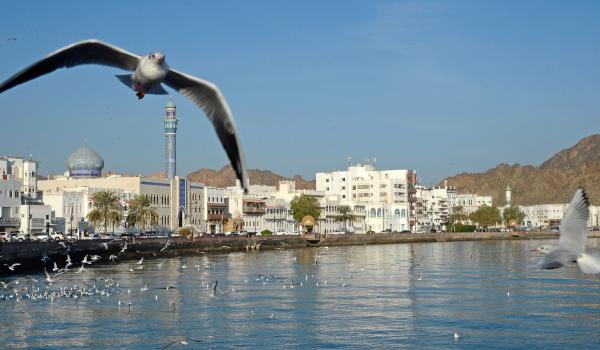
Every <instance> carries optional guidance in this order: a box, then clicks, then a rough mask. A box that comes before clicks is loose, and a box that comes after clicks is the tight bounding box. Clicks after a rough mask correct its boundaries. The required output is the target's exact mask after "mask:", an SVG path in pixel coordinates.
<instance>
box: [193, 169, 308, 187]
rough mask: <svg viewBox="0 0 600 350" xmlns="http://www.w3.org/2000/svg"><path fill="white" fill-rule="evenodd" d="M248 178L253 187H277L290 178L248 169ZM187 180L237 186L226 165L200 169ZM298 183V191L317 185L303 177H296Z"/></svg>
mask: <svg viewBox="0 0 600 350" xmlns="http://www.w3.org/2000/svg"><path fill="white" fill-rule="evenodd" d="M248 178H249V179H250V184H251V185H268V186H277V185H278V184H279V181H280V180H286V179H288V178H286V177H283V176H281V175H277V174H275V173H274V172H272V171H270V170H259V169H248ZM187 179H188V180H190V181H195V182H201V183H204V184H207V185H209V186H216V187H227V186H233V185H235V179H236V176H235V173H234V171H233V168H232V167H231V165H226V166H224V167H223V168H221V169H220V170H213V169H199V170H196V171H194V172H191V173H189V174H188V176H187ZM292 180H295V181H296V188H297V189H315V186H316V183H315V181H314V180H312V181H310V180H304V179H303V178H302V177H301V176H299V175H296V176H294V177H293V178H292Z"/></svg>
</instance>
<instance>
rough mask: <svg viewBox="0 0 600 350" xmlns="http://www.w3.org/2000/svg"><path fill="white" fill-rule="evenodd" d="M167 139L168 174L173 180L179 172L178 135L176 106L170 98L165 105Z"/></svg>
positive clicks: (168, 177)
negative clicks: (176, 148) (176, 147)
mask: <svg viewBox="0 0 600 350" xmlns="http://www.w3.org/2000/svg"><path fill="white" fill-rule="evenodd" d="M164 121H165V141H166V145H167V162H166V166H167V168H166V174H167V179H169V180H172V179H174V178H175V174H176V173H177V156H176V150H175V146H176V136H177V116H176V107H175V103H174V102H173V100H171V99H169V102H167V106H166V107H165V118H164Z"/></svg>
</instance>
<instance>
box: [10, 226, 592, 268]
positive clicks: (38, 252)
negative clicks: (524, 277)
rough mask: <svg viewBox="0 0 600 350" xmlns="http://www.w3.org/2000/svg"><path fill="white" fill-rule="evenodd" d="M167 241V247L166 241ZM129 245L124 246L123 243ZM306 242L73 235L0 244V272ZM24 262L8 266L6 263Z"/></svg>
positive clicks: (425, 237)
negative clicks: (113, 258) (77, 237)
mask: <svg viewBox="0 0 600 350" xmlns="http://www.w3.org/2000/svg"><path fill="white" fill-rule="evenodd" d="M589 237H600V232H590V234H589ZM557 238H558V233H555V232H548V231H540V232H522V233H514V232H461V233H431V234H399V233H386V234H374V235H355V234H349V235H330V236H328V237H326V238H323V239H322V240H321V242H320V243H319V245H321V246H344V245H371V244H401V243H428V242H452V241H484V240H522V239H557ZM167 242H168V246H167V247H166V248H165V246H166V245H167ZM126 243H127V246H126V248H125V249H123V248H124V247H125V244H126ZM301 247H306V241H305V239H304V238H303V237H301V236H258V237H226V236H225V237H223V236H207V235H205V236H201V237H196V238H195V239H194V240H193V241H192V240H190V239H186V238H144V239H137V240H135V241H131V240H129V241H127V240H75V241H53V242H40V241H32V242H10V243H2V244H1V245H0V266H2V268H1V269H0V271H1V272H0V275H8V274H15V273H23V272H27V271H39V270H41V269H43V268H44V266H46V267H48V268H51V267H52V265H53V263H54V262H56V263H57V264H58V265H59V266H64V264H65V263H66V259H67V254H68V255H69V256H70V258H71V259H72V260H73V262H74V267H77V265H78V264H77V263H75V262H79V261H81V260H82V259H83V258H84V257H85V255H90V256H91V255H98V256H100V260H99V261H98V262H105V263H106V262H109V260H108V258H109V256H110V255H114V256H116V257H118V260H117V261H118V262H121V261H126V260H133V259H138V260H139V259H140V258H142V257H143V258H145V259H152V258H167V257H173V256H177V255H194V254H206V253H228V252H232V251H251V250H257V249H261V250H265V249H267V250H268V249H289V248H301ZM16 262H18V263H20V264H21V265H20V266H18V268H16V269H15V271H10V270H9V269H8V268H7V267H5V266H4V264H6V265H11V264H13V263H16Z"/></svg>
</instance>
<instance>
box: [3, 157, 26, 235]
mask: <svg viewBox="0 0 600 350" xmlns="http://www.w3.org/2000/svg"><path fill="white" fill-rule="evenodd" d="M6 167H7V162H6V160H5V159H2V158H0V173H2V178H1V180H0V234H4V233H9V232H12V231H19V229H20V227H21V215H20V209H21V186H22V183H21V180H19V179H17V178H16V177H15V176H14V175H12V174H8V173H7V171H6Z"/></svg>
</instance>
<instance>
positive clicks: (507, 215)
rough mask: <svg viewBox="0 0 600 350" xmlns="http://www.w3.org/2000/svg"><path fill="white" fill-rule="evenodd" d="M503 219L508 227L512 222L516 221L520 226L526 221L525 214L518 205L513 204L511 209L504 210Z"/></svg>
mask: <svg viewBox="0 0 600 350" xmlns="http://www.w3.org/2000/svg"><path fill="white" fill-rule="evenodd" d="M502 218H503V219H504V224H505V225H507V226H508V225H509V224H510V221H511V220H515V221H516V222H517V223H518V224H522V223H523V220H525V213H524V212H522V211H521V209H520V208H519V207H517V206H516V205H512V204H511V206H510V207H508V208H506V209H504V212H503V213H502Z"/></svg>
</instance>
